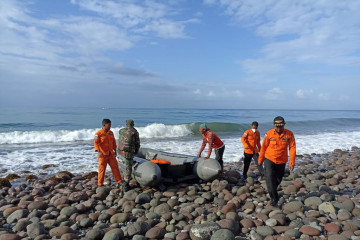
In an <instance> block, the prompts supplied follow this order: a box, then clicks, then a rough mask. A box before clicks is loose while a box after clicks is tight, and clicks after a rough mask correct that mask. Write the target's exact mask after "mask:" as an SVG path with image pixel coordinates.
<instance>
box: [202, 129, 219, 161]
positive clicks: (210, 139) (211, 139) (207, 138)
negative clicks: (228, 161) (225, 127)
mask: <svg viewBox="0 0 360 240" xmlns="http://www.w3.org/2000/svg"><path fill="white" fill-rule="evenodd" d="M202 138H203V142H202V144H201V148H200V152H202V151H203V150H204V148H205V146H206V143H208V144H209V147H208V155H207V156H208V157H210V155H211V151H212V149H213V148H214V149H218V148H221V147H222V146H224V143H223V142H222V141H221V140H220V138H219V137H218V136H217V135H216V134H215V133H214V132H212V131H211V130H210V129H208V130H207V131H206V132H205V134H202Z"/></svg>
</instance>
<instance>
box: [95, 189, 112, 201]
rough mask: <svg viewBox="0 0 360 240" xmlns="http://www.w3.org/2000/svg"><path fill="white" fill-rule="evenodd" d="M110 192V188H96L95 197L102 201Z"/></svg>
mask: <svg viewBox="0 0 360 240" xmlns="http://www.w3.org/2000/svg"><path fill="white" fill-rule="evenodd" d="M110 191H111V188H110V187H108V186H101V187H98V188H96V197H97V198H98V199H101V200H104V199H105V198H106V197H107V195H108V194H109V192H110Z"/></svg>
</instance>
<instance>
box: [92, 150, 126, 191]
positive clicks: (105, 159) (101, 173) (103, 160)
mask: <svg viewBox="0 0 360 240" xmlns="http://www.w3.org/2000/svg"><path fill="white" fill-rule="evenodd" d="M98 159H99V167H98V186H102V185H103V184H104V179H105V170H106V166H107V164H109V165H110V168H111V171H112V174H113V175H114V178H115V181H116V183H120V182H122V178H121V175H120V170H119V166H118V163H117V160H116V158H115V156H114V155H109V156H102V157H100V156H98Z"/></svg>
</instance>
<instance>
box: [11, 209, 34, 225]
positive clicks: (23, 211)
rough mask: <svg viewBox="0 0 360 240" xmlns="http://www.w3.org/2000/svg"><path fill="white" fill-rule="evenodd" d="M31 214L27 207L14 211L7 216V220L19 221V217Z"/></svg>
mask: <svg viewBox="0 0 360 240" xmlns="http://www.w3.org/2000/svg"><path fill="white" fill-rule="evenodd" d="M28 214H29V210H27V209H19V210H16V211H14V212H13V213H11V214H10V216H8V217H7V218H6V222H7V223H9V224H12V223H15V222H17V221H18V220H19V219H21V218H24V217H26V216H27V215H28Z"/></svg>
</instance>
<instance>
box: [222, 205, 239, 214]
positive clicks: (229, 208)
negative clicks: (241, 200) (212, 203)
mask: <svg viewBox="0 0 360 240" xmlns="http://www.w3.org/2000/svg"><path fill="white" fill-rule="evenodd" d="M235 211H236V206H235V204H234V203H228V204H226V205H225V206H223V207H222V208H221V212H222V213H223V214H227V213H228V212H235Z"/></svg>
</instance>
